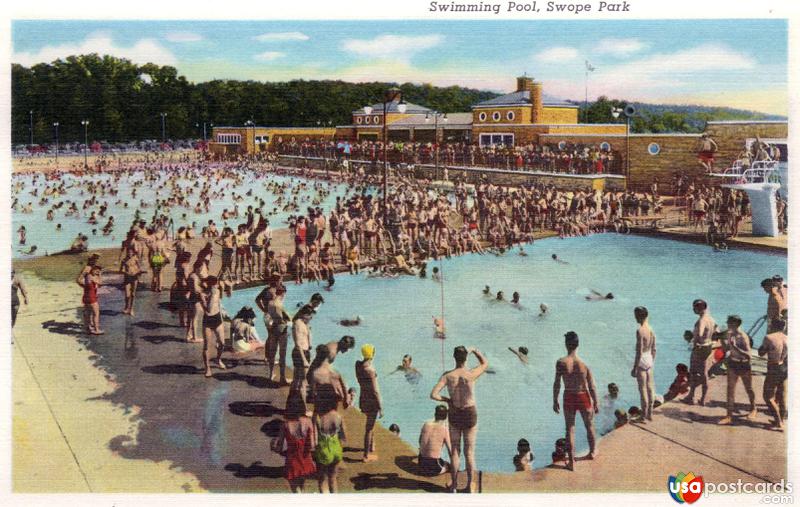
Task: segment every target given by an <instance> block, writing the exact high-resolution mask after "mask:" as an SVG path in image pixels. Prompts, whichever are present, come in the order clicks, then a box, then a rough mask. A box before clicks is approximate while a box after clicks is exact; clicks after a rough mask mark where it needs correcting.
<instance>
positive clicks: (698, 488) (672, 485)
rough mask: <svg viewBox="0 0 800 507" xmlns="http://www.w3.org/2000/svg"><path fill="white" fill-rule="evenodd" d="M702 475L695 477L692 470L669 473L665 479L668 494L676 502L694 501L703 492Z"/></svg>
mask: <svg viewBox="0 0 800 507" xmlns="http://www.w3.org/2000/svg"><path fill="white" fill-rule="evenodd" d="M704 486H705V485H704V483H703V476H702V475H701V476H698V477H695V475H694V474H693V473H692V472H689V473H686V474H685V473H683V472H681V473H679V474H678V475H670V476H669V479H667V488H668V490H669V495H670V496H671V497H672V499H673V500H675V501H676V502H678V503H695V502H696V501H697V499H698V498H700V495H702V494H703V487H704Z"/></svg>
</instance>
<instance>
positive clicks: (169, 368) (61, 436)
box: [12, 231, 787, 492]
mask: <svg viewBox="0 0 800 507" xmlns="http://www.w3.org/2000/svg"><path fill="white" fill-rule="evenodd" d="M275 239H276V243H281V242H284V241H290V238H289V237H288V236H286V237H284V232H282V231H276V235H275ZM203 241H204V240H198V241H196V242H195V244H194V245H193V247H194V248H197V247H199V243H202V242H203ZM289 244H290V243H289ZM102 255H103V259H101V263H104V264H105V265H107V266H109V267H111V266H114V264H115V263H114V262H113V259H116V255H117V251H116V250H108V251H103V252H102ZM84 258H85V255H83V256H62V257H59V258H48V259H45V258H39V259H34V260H29V261H24V262H21V263H15V265H16V266H17V269H18V270H21V271H23V272H22V275H23V276H24V277H25V281H26V283H27V285H28V290H29V292H30V298H31V301H32V302H33V303H34V305H35V306H34V307H33V308H27V307H23V309H22V310H21V311H20V315H19V318H18V321H17V326H16V328H15V341H16V343H15V345H13V348H12V351H13V352H12V364H13V375H14V376H13V378H14V382H13V386H12V403H13V405H12V407H13V441H12V450H13V469H12V488H13V490H14V491H15V492H78V491H84V492H85V491H94V492H181V491H187V492H188V491H225V492H234V491H236V492H256V491H274V492H287V491H288V488H287V485H286V482H285V481H284V480H283V479H281V478H280V477H281V466H282V463H283V458H281V457H280V456H278V455H276V454H274V453H272V452H271V451H270V450H269V440H270V438H271V437H272V436H274V435H275V434H276V431H277V428H278V425H279V421H280V414H281V411H282V408H283V403H284V400H285V398H286V394H287V392H286V388H281V389H279V388H277V387H276V386H273V385H271V384H270V383H268V382H267V381H266V379H265V378H264V366H263V363H262V362H260V361H259V360H258V359H259V357H260V356H256V358H252V359H241V358H236V359H230V360H229V361H230V363H234V362H235V366H234V367H233V368H231V369H230V370H228V371H224V372H223V371H219V370H214V372H215V377H214V378H213V379H210V380H206V379H204V378H203V376H202V369H201V359H200V350H201V349H200V347H198V346H197V345H196V344H194V345H193V344H187V343H185V342H182V340H181V338H182V336H181V334H182V333H181V330H180V329H179V328H178V327H176V326H175V318H174V317H173V316H172V315H171V314H169V312H167V311H166V310H164V309H162V308H161V307H160V303H163V302H164V301H165V300H166V298H167V297H168V294H167V293H166V292H164V293H162V294H160V295H159V294H153V293H150V292H149V291H147V290H143V291H141V292H140V293H139V295H138V302H137V308H138V311H137V316H136V317H135V318H132V319H129V318H126V317H124V316H122V315H121V314H118V312H119V310H120V309H121V307H122V301H121V293H120V292H119V290H117V289H115V288H113V287H112V286H111V285H109V286H108V292H107V293H106V294H105V295H103V296H101V302H102V307H103V309H104V314H103V316H102V317H101V319H102V325H103V326H104V327H105V329H106V331H107V334H105V335H103V336H100V337H89V336H85V335H83V334H81V332H80V308H79V305H78V304H76V303H77V302H79V301H80V299H79V298H80V288H79V287H78V286H77V285H76V284H75V283H74V281H73V280H74V276H75V273H76V272H77V271H78V270H79V269H80V267H81V265H82V259H84ZM104 259H108V260H104ZM53 260H55V262H52V261H53ZM215 261H216V262H219V256H218V255H216V256H215ZM43 264H47V265H46V266H43ZM37 274H38V275H37ZM170 277H171V274H167V279H169V278H170ZM111 278H113V276H112V277H111ZM112 284H113V282H112ZM762 382H763V376H761V375H757V376H756V377H755V381H754V383H755V386H754V387H755V389H756V393H757V399H758V400H760V399H761V397H760V389H761V385H762ZM542 388H543V389H550V386H549V385H547V386H542ZM737 396H738V401H739V408H740V409H741V407H742V406H743V405H741V403H742V401H743V400H744V399H745V394H744V392H743V390H742V388H739V391H738V392H737ZM724 399H725V381H724V379H713V380H712V382H711V389H710V393H709V400H710V403H709V404H708V406H707V407H697V406H688V405H684V404H681V403H670V404H667V405H665V406H664V407H661V408H659V409H657V410H656V420H655V421H654V422H653V423H652V424H648V425H645V426H641V427H640V426H634V425H628V426H626V427H623V428H620V429H619V430H616V431H614V432H612V433H611V434H609V435H607V436H605V437H603V438H602V439H601V440H600V443H599V451H600V455H599V457H598V459H597V460H596V461H594V462H589V461H579V462H578V463H577V466H576V471H575V472H568V471H566V470H563V469H560V468H546V469H540V470H537V471H536V472H535V473H533V474H531V473H514V474H489V473H487V474H484V476H483V491H484V492H571V491H653V492H663V490H664V483H665V482H666V477H667V476H668V475H671V474H672V475H674V474H675V473H677V472H679V471H692V472H694V473H695V474H697V475H699V474H702V475H703V476H704V478H705V480H706V481H726V482H730V481H736V480H737V479H742V481H743V482H758V481H761V480H769V481H773V482H774V481H779V480H780V479H781V478H785V477H786V453H787V448H786V445H787V444H786V435H785V434H784V433H780V432H775V431H771V430H768V429H766V428H765V427H764V426H765V424H766V422H767V420H768V418H767V416H766V415H765V414H764V413H759V415H758V416H757V418H756V420H755V421H754V422H748V421H741V422H740V424H737V425H734V426H732V427H721V426H718V425H717V424H716V421H717V420H718V419H720V418H722V416H723V415H724ZM759 408H760V409H761V410H762V412H763V409H764V405H763V403H760V404H759ZM543 409H544V410H550V407H543ZM344 413H345V424H346V425H347V428H348V434H349V438H348V442H347V444H346V446H345V447H346V452H345V458H346V459H345V469H344V470H342V473H341V475H340V479H339V485H340V488H341V491H343V492H347V491H367V492H415V491H428V492H437V491H444V485H445V484H446V483H447V482H448V479H447V478H446V477H438V478H434V479H431V478H423V477H419V476H416V475H415V474H414V465H413V462H414V458H413V457H414V455H415V454H416V452H415V450H414V449H412V448H411V447H410V446H409V445H407V444H406V443H405V442H403V441H402V440H400V439H398V438H396V437H395V436H394V435H392V434H391V433H389V432H388V431H387V430H386V429H384V428H383V427H381V428H379V429H378V432H377V437H376V438H377V450H378V454H379V455H380V460H379V461H377V462H374V463H369V464H364V463H360V462H357V461H356V460H357V459H358V457H359V456H360V454H361V452H360V449H361V443H360V442H361V441H362V438H363V437H362V431H363V416H362V415H361V414H360V412H358V411H357V410H355V409H349V410H347V411H345V412H344ZM483 421H484V422H483V424H490V422H489V420H486V419H483ZM381 422H382V424H383V425H385V426H388V424H389V423H391V421H381ZM495 422H496V421H495ZM402 431H403V433H404V434H406V435H407V434H409V433H411V434H412V435H416V433H417V432H418V431H419V428H402ZM502 452H507V450H503V451H502ZM45 456H46V457H47V460H48V461H49V462H50V463H52V464H53V465H52V466H51V467H42V466H41V461H42V459H43V457H45ZM511 457H512V455H511V454H510V453H509V456H508V459H509V461H510V460H511ZM548 458H549V456H538V459H537V462H536V463H537V465H538V466H541V465H543V464H545V463H549V459H548ZM479 465H480V463H479ZM461 484H462V485H463V482H461ZM307 489H308V490H314V485H313V484H308V485H307Z"/></svg>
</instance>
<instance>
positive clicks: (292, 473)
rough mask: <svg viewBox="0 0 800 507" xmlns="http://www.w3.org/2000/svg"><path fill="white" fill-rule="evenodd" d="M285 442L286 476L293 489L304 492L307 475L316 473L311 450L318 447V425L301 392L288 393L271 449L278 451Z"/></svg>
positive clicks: (294, 491)
mask: <svg viewBox="0 0 800 507" xmlns="http://www.w3.org/2000/svg"><path fill="white" fill-rule="evenodd" d="M284 442H285V443H286V461H285V464H284V474H283V477H284V478H285V479H286V480H287V481H288V482H289V488H291V490H292V493H302V492H303V486H304V485H305V479H306V477H309V476H311V475H313V474H315V473H316V471H317V467H316V466H315V464H314V459H313V455H312V451H313V450H314V449H315V448H316V447H317V428H316V426H315V425H314V423H313V422H311V419H310V418H309V417H307V416H306V405H305V403H303V399H302V398H301V397H300V396H291V395H290V396H289V398H288V399H287V400H286V411H285V414H284V421H283V425H282V426H281V430H280V433H278V437H277V438H276V439H275V440H273V441H272V445H271V447H272V451H273V452H276V453H279V452H281V450H282V449H283V445H284Z"/></svg>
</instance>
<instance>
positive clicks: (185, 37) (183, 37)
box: [164, 32, 203, 42]
mask: <svg viewBox="0 0 800 507" xmlns="http://www.w3.org/2000/svg"><path fill="white" fill-rule="evenodd" d="M164 38H165V39H167V40H168V41H169V42H200V41H201V40H203V36H202V35H200V34H199V33H194V32H169V33H168V34H167V35H165V36H164Z"/></svg>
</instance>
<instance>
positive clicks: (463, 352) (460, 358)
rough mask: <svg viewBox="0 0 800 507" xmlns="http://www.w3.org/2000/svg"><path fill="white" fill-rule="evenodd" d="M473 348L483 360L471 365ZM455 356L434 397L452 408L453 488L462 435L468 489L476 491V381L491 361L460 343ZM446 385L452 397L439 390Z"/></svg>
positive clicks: (456, 474)
mask: <svg viewBox="0 0 800 507" xmlns="http://www.w3.org/2000/svg"><path fill="white" fill-rule="evenodd" d="M470 352H472V353H473V354H475V357H477V358H478V362H479V363H480V364H479V365H478V366H477V367H475V368H472V369H470V368H467V357H468V356H469V353H470ZM453 359H455V362H456V367H455V368H454V369H452V370H450V371H448V372H445V373H444V375H442V376H441V378H440V379H439V382H437V383H436V385H435V386H434V387H433V391H431V399H433V400H436V401H441V402H445V403H447V405H448V408H449V414H448V419H449V421H450V441H451V443H452V444H453V446H452V449H451V459H452V462H453V466H452V468H451V476H452V484H451V485H450V490H451V491H456V489H457V481H458V467H459V454H460V450H461V449H460V448H461V437H462V436H463V437H464V455H465V457H466V459H467V491H469V492H474V481H473V476H474V471H475V438H476V436H477V434H478V410H477V407H476V405H475V394H474V389H475V381H476V380H477V379H478V377H480V376H481V375H482V374H483V373H484V372H485V371H486V369H487V368H488V367H489V362H488V361H487V360H486V357H485V356H484V355H483V354H481V352H480V351H478V350H476V349H474V348H469V349H467V348H466V347H464V346H458V347H456V348H455V349H454V350H453ZM445 385H446V386H447V393H448V394H449V395H450V396H449V397H445V396H442V395H441V394H439V393H440V391H441V390H442V389H444V387H445Z"/></svg>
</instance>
